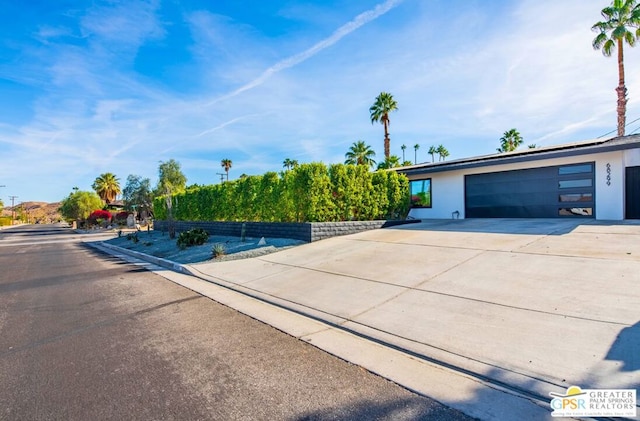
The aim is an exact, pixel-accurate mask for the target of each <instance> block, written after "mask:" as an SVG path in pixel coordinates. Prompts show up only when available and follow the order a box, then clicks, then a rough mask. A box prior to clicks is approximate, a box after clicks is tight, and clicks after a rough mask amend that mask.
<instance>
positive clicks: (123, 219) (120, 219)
mask: <svg viewBox="0 0 640 421" xmlns="http://www.w3.org/2000/svg"><path fill="white" fill-rule="evenodd" d="M128 217H129V212H126V211H123V212H118V213H116V214H115V215H114V217H113V221H114V222H115V223H116V224H121V225H124V224H126V223H127V218H128Z"/></svg>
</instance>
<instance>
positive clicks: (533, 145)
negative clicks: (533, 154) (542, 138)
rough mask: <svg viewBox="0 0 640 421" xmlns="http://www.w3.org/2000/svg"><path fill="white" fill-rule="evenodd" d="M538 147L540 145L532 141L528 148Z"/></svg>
mask: <svg viewBox="0 0 640 421" xmlns="http://www.w3.org/2000/svg"><path fill="white" fill-rule="evenodd" d="M537 147H538V145H536V144H535V143H532V144H530V145H527V148H529V149H535V148H537Z"/></svg>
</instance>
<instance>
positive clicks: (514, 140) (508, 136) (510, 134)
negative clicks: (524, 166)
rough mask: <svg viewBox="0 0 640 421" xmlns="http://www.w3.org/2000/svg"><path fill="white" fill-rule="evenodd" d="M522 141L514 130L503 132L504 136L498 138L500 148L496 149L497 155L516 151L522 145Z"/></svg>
mask: <svg viewBox="0 0 640 421" xmlns="http://www.w3.org/2000/svg"><path fill="white" fill-rule="evenodd" d="M523 142H524V140H523V139H522V136H521V135H520V132H518V131H517V130H516V129H510V130H507V131H506V132H504V135H502V137H501V138H500V147H499V148H498V149H497V151H498V152H499V153H503V152H513V151H515V150H516V149H518V146H520V145H522V143H523Z"/></svg>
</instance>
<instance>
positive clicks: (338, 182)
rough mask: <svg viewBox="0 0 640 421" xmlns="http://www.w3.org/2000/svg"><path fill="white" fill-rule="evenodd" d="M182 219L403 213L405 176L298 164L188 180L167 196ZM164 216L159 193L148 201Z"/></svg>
mask: <svg viewBox="0 0 640 421" xmlns="http://www.w3.org/2000/svg"><path fill="white" fill-rule="evenodd" d="M172 207H173V216H174V218H175V219H177V220H182V221H263V222H329V221H350V220H359V221H366V220H374V219H402V218H404V217H405V216H406V214H407V212H408V210H409V181H408V180H407V178H406V177H405V176H404V175H402V174H398V173H396V172H394V171H376V172H370V171H368V168H367V167H365V166H363V165H344V164H335V165H331V166H330V167H329V168H327V166H326V165H324V164H322V163H311V164H302V165H300V166H298V167H296V168H294V169H292V170H289V171H285V172H282V173H280V174H277V173H275V172H268V173H266V174H264V175H262V176H249V177H243V178H240V179H238V180H235V181H230V182H225V183H222V184H215V185H209V186H193V187H189V188H187V190H186V191H185V192H184V193H181V194H177V195H174V196H173V197H172ZM153 208H154V214H155V217H156V219H159V220H163V219H166V218H167V212H166V203H165V200H164V198H162V197H157V198H155V200H154V203H153Z"/></svg>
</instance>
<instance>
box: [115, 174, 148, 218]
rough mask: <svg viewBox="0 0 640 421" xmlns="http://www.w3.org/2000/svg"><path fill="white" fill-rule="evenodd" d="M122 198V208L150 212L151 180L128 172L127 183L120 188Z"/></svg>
mask: <svg viewBox="0 0 640 421" xmlns="http://www.w3.org/2000/svg"><path fill="white" fill-rule="evenodd" d="M122 200H123V201H124V208H125V209H126V210H128V211H133V212H135V211H138V212H141V213H142V212H144V213H147V214H151V208H152V206H153V195H152V193H151V181H150V180H149V179H148V178H142V177H140V176H139V175H133V174H129V176H128V177H127V184H126V185H125V187H124V189H123V190H122Z"/></svg>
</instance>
